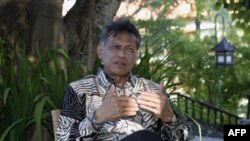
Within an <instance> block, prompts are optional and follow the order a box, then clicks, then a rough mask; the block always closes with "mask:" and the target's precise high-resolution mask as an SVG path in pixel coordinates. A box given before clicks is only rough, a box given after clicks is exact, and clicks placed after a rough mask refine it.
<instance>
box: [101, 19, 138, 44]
mask: <svg viewBox="0 0 250 141" xmlns="http://www.w3.org/2000/svg"><path fill="white" fill-rule="evenodd" d="M122 32H127V33H129V34H133V35H134V36H135V37H136V47H137V48H139V47H140V45H141V35H140V33H139V31H138V29H137V28H136V27H135V25H134V24H132V23H131V22H130V21H129V20H127V19H125V18H119V19H117V20H115V21H112V22H111V23H109V24H107V25H106V26H105V27H104V28H103V29H102V31H101V33H100V42H103V43H104V44H105V43H106V42H107V39H108V38H109V37H110V36H113V37H115V36H116V35H117V34H119V33H122Z"/></svg>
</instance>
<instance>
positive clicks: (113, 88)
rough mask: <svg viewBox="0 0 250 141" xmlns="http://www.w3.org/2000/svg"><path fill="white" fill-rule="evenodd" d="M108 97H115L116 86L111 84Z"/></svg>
mask: <svg viewBox="0 0 250 141" xmlns="http://www.w3.org/2000/svg"><path fill="white" fill-rule="evenodd" d="M108 95H115V85H114V84H111V86H110V88H109V90H108Z"/></svg>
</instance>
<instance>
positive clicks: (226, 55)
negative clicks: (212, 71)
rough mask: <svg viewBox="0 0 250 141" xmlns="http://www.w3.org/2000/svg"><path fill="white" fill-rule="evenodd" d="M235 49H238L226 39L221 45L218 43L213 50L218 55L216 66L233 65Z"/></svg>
mask: <svg viewBox="0 0 250 141" xmlns="http://www.w3.org/2000/svg"><path fill="white" fill-rule="evenodd" d="M235 49H236V48H235V47H234V46H233V45H231V44H230V43H229V42H228V41H227V40H226V39H225V38H224V39H223V40H222V41H221V42H220V43H218V44H217V45H216V46H215V47H214V48H213V50H214V51H215V54H216V65H217V66H226V65H233V53H234V51H235Z"/></svg>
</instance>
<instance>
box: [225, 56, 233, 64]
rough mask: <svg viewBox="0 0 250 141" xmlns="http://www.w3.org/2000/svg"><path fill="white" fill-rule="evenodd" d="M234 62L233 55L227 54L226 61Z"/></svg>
mask: <svg viewBox="0 0 250 141" xmlns="http://www.w3.org/2000/svg"><path fill="white" fill-rule="evenodd" d="M232 62H233V59H232V56H231V55H227V56H226V63H227V64H231V63H232Z"/></svg>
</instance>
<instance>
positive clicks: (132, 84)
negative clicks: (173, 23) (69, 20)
mask: <svg viewBox="0 0 250 141" xmlns="http://www.w3.org/2000/svg"><path fill="white" fill-rule="evenodd" d="M140 44H141V36H140V33H139V31H138V30H137V29H136V27H135V26H134V25H133V24H132V23H131V22H130V21H128V20H126V19H124V18H120V19H118V20H116V21H113V22H111V23H110V24H108V25H106V26H105V27H104V28H103V30H102V32H101V34H100V42H99V46H98V48H97V55H98V57H99V58H100V59H101V61H102V64H103V65H102V66H100V68H99V70H98V72H97V74H96V75H90V76H86V77H84V78H82V79H80V80H78V81H75V82H72V83H70V84H69V86H68V88H67V90H66V92H65V95H64V101H63V105H62V111H61V115H60V126H59V128H58V130H57V138H58V140H83V141H84V140H88V141H89V140H91V141H92V140H104V141H109V140H112V141H119V140H123V141H126V140H127V141H132V140H135V141H139V140H142V141H147V140H153V141H156V140H159V141H160V140H168V141H176V140H178V141H179V140H184V139H186V138H187V136H188V134H189V131H188V128H187V126H185V125H184V124H183V123H182V121H181V120H180V119H179V117H178V116H177V115H176V114H175V113H174V112H173V109H172V108H171V106H170V104H169V99H168V97H167V95H166V94H165V93H164V90H163V84H162V83H161V84H160V85H158V84H156V83H154V82H152V81H150V80H147V79H145V78H142V77H138V76H135V75H133V74H132V73H131V69H132V67H133V66H134V64H135V62H136V59H137V57H138V52H139V48H140Z"/></svg>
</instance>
